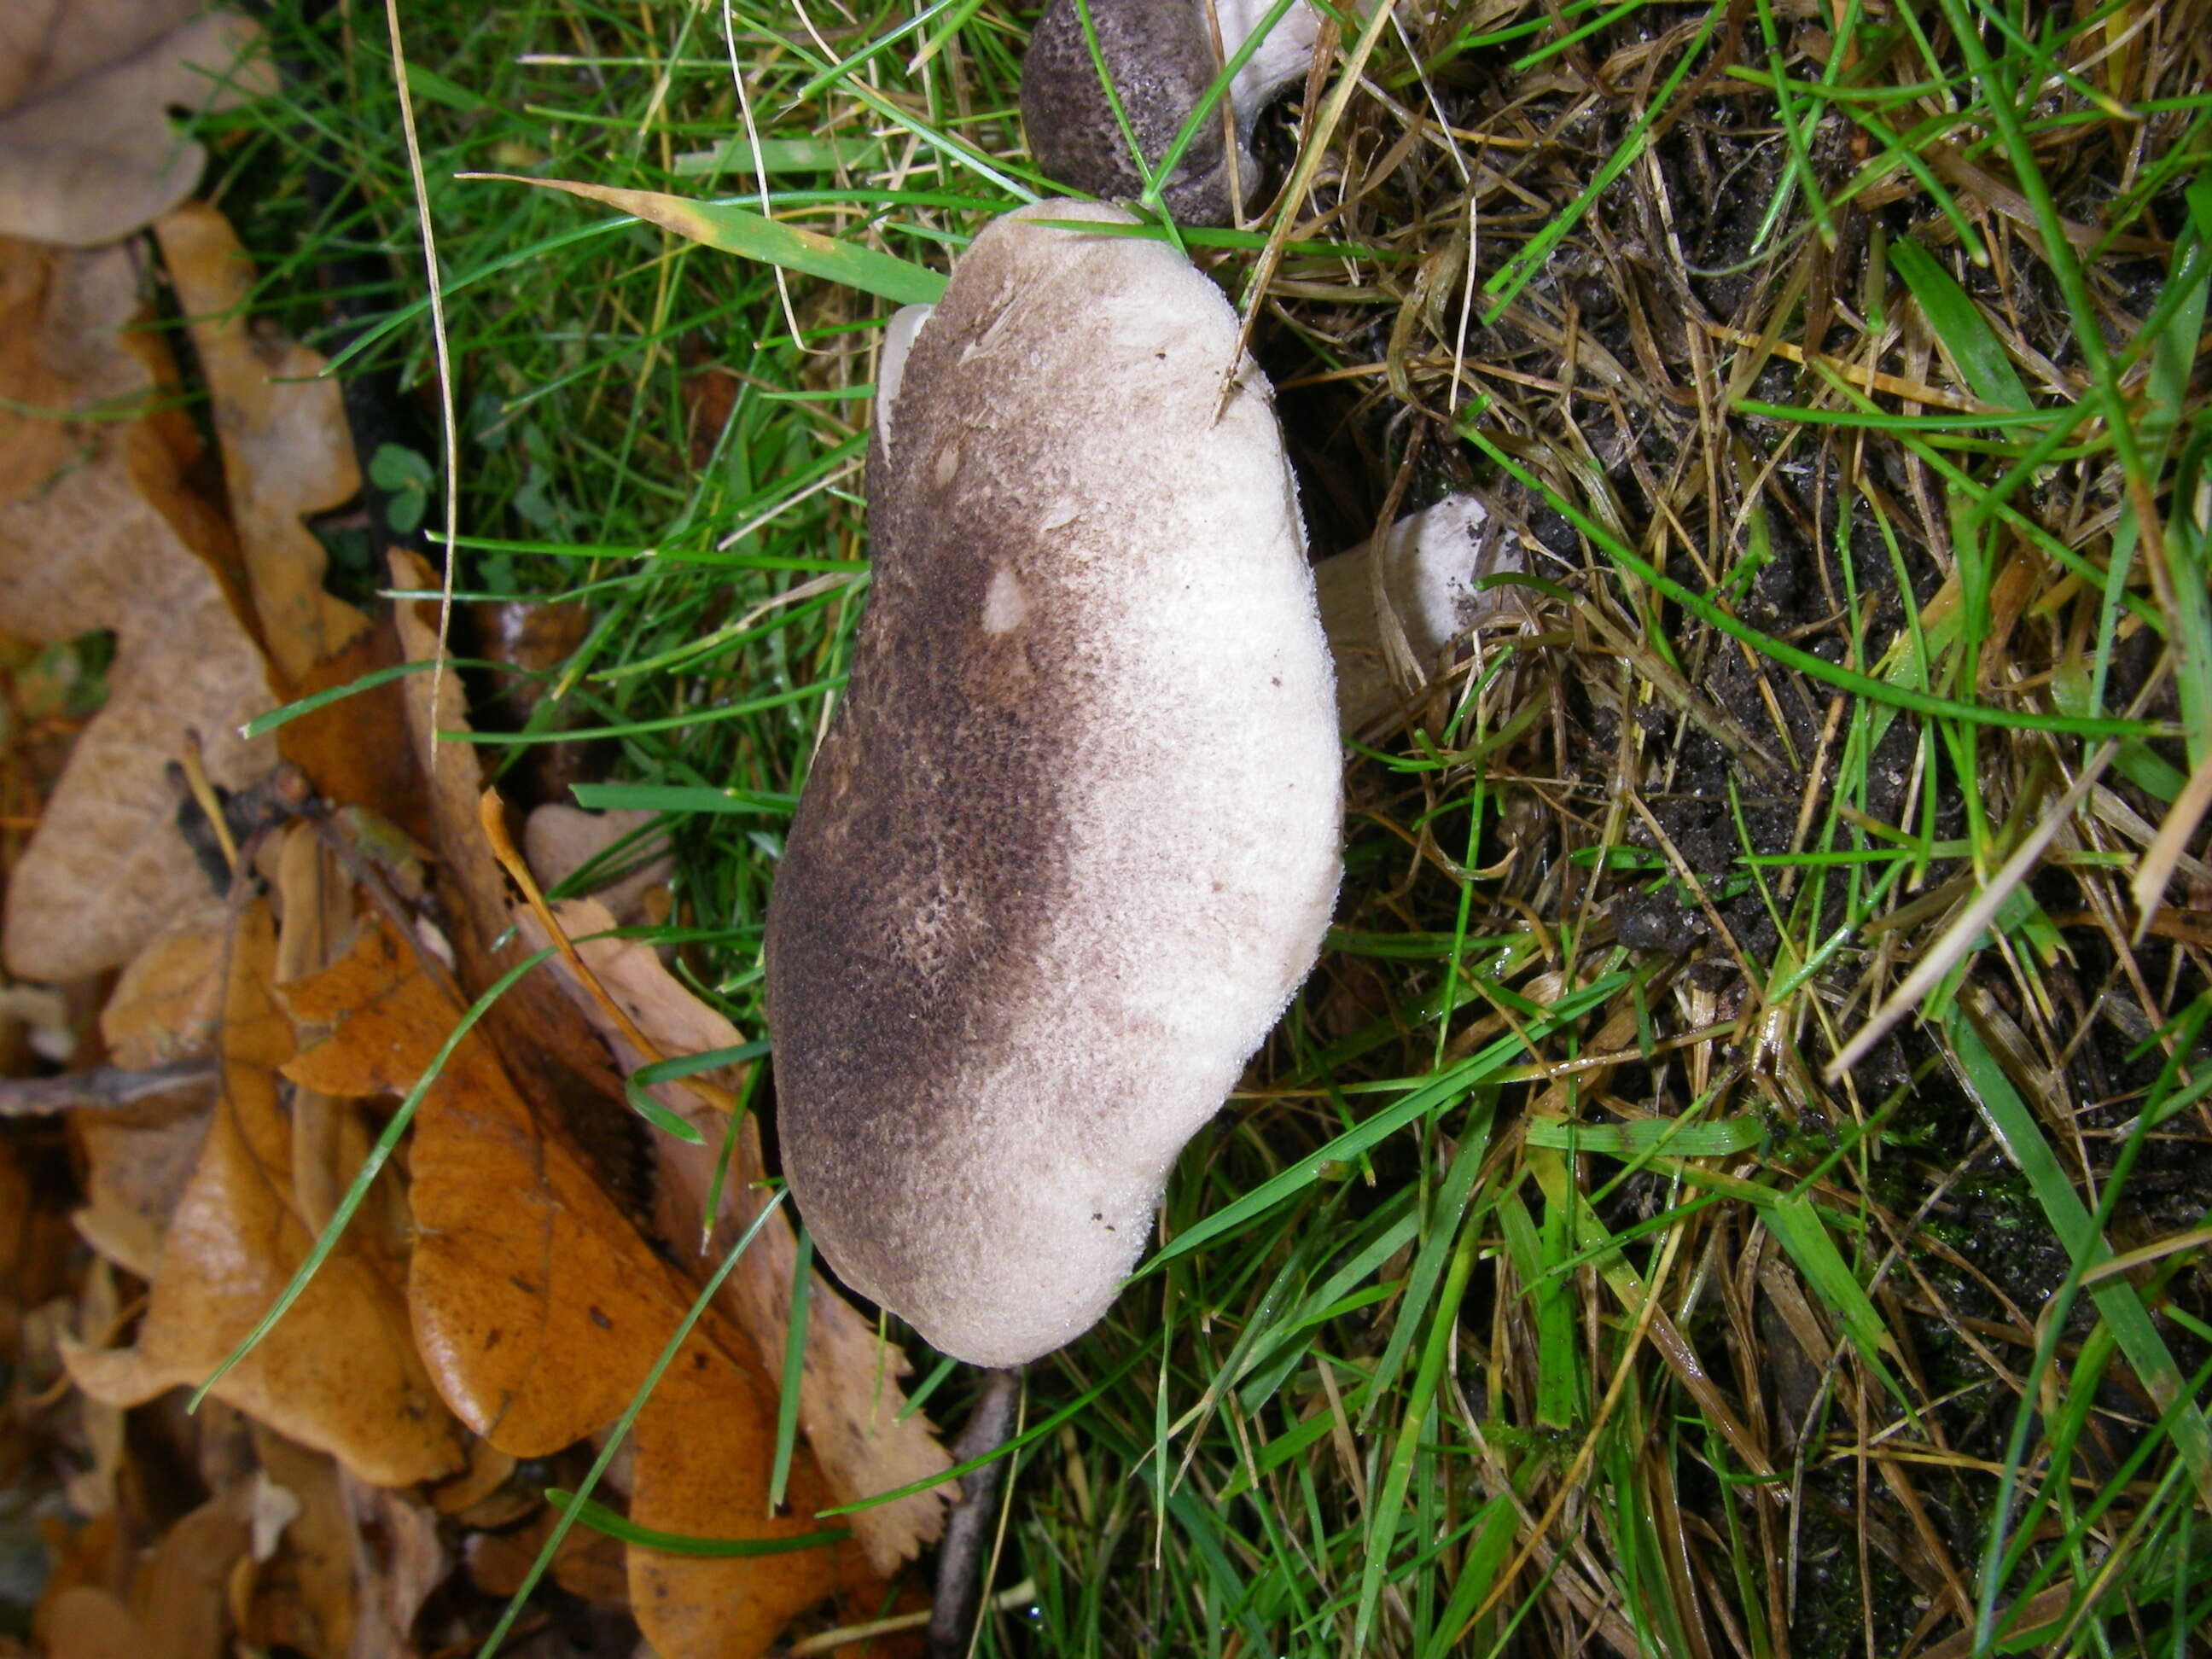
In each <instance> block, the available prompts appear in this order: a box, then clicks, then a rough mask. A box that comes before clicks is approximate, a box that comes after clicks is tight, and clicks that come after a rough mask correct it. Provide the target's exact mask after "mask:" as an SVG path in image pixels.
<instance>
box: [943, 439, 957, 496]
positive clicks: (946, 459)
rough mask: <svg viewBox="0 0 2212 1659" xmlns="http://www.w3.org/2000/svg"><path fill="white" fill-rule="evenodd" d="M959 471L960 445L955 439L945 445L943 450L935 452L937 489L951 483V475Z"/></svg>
mask: <svg viewBox="0 0 2212 1659" xmlns="http://www.w3.org/2000/svg"><path fill="white" fill-rule="evenodd" d="M957 471H960V444H959V441H958V440H957V439H956V440H955V441H952V442H951V443H949V444H947V445H945V447H944V448H942V449H940V450H939V451H938V452H937V483H938V487H939V489H942V488H944V487H945V485H946V484H949V483H951V482H952V477H953V475H954V474H955V473H957Z"/></svg>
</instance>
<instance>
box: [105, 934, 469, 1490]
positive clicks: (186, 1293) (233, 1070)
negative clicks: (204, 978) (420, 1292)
mask: <svg viewBox="0 0 2212 1659" xmlns="http://www.w3.org/2000/svg"><path fill="white" fill-rule="evenodd" d="M275 967H276V931H275V927H274V925H273V923H272V921H271V920H270V915H269V910H268V907H267V906H266V905H265V904H264V903H263V902H260V901H258V900H256V901H254V902H252V903H249V904H247V905H246V906H245V907H244V908H243V909H241V911H240V915H239V921H238V927H237V931H236V933H235V935H234V943H233V946H232V954H231V961H230V964H229V973H228V978H227V981H226V990H225V994H224V1004H223V1036H222V1060H223V1065H222V1096H221V1098H220V1100H219V1102H218V1103H217V1106H216V1111H215V1113H214V1115H213V1117H212V1120H211V1121H210V1125H209V1129H208V1137H207V1141H206V1144H205V1146H204V1147H203V1148H202V1150H201V1152H200V1157H199V1161H198V1163H197V1165H196V1166H195V1168H194V1170H193V1172H192V1177H191V1182H189V1183H188V1184H187V1185H186V1187H185V1192H184V1195H183V1197H182V1198H181V1199H180V1200H179V1203H178V1205H177V1209H176V1213H175V1215H174V1216H173V1218H172V1219H171V1221H170V1224H169V1227H168V1231H167V1236H166V1237H164V1239H163V1241H162V1246H161V1262H160V1271H159V1273H157V1274H156V1275H155V1279H154V1281H153V1290H152V1292H151V1296H150V1298H149V1305H148V1308H147V1312H146V1317H145V1321H144V1322H143V1324H142V1325H141V1327H140V1328H139V1332H138V1341H137V1346H135V1347H132V1348H121V1349H93V1348H88V1347H84V1346H80V1345H77V1344H74V1343H70V1344H65V1345H64V1347H63V1351H62V1357H63V1361H64V1364H66V1365H67V1366H68V1368H69V1370H70V1376H72V1377H73V1378H74V1379H75V1380H76V1383H77V1386H78V1387H79V1388H81V1389H83V1390H84V1391H85V1393H86V1394H88V1395H91V1396H92V1397H93V1398H94V1399H96V1400H99V1401H103V1402H105V1403H106V1404H109V1405H114V1406H135V1405H139V1404H143V1402H144V1401H148V1400H150V1399H152V1398H153V1397H154V1396H155V1395H158V1394H160V1393H161V1392H163V1391H164V1390H166V1389H170V1388H173V1387H174V1386H176V1385H178V1384H179V1383H197V1382H198V1381H199V1380H200V1379H201V1378H202V1377H203V1376H206V1375H207V1374H208V1373H209V1372H210V1370H214V1369H215V1367H216V1364H218V1363H219V1362H220V1361H222V1359H223V1358H225V1356H226V1355H228V1353H230V1352H231V1351H232V1350H233V1349H234V1347H235V1346H237V1344H238V1343H239V1341H240V1339H241V1338H243V1337H244V1336H245V1335H246V1333H247V1332H248V1331H250V1330H251V1329H252V1328H253V1327H254V1325H255V1323H256V1322H257V1321H258V1319H259V1317H260V1316H261V1314H262V1311H263V1310H264V1308H266V1307H267V1305H268V1304H269V1303H270V1299H271V1297H274V1296H275V1295H276V1293H277V1291H279V1290H280V1289H281V1288H282V1287H283V1285H285V1284H286V1282H287V1280H288V1279H289V1278H290V1277H291V1274H292V1273H293V1270H294V1268H295V1267H296V1266H297V1264H298V1263H299V1262H300V1261H301V1259H302V1258H304V1257H305V1256H306V1255H307V1251H308V1249H309V1248H310V1246H311V1245H312V1244H313V1237H311V1235H310V1234H309V1233H308V1232H307V1229H306V1228H305V1227H304V1226H303V1225H301V1221H300V1218H299V1216H298V1214H297V1213H296V1208H295V1204H296V1200H295V1199H294V1197H293V1195H292V1192H291V1146H290V1141H291V1131H290V1126H289V1122H288V1121H287V1119H286V1117H285V1114H284V1110H283V1105H282V1103H280V1102H279V1100H278V1098H277V1093H276V1067H277V1066H279V1065H280V1064H281V1063H282V1062H283V1060H286V1059H288V1058H289V1056H290V1054H291V1053H292V1049H293V1046H294V1045H293V1038H292V1030H291V1026H290V1024H289V1021H288V1020H287V1019H286V1018H285V1016H284V1014H283V1011H282V1009H281V1008H280V1007H279V1006H278V1005H277V1003H276V989H275V987H274V985H273V982H272V981H273V978H274V974H275ZM398 1265H399V1264H398V1263H397V1262H396V1261H392V1260H390V1259H388V1258H386V1259H378V1256H377V1255H376V1254H375V1253H374V1251H373V1250H372V1249H368V1248H366V1247H364V1246H363V1245H362V1244H361V1243H356V1242H355V1241H353V1240H344V1241H341V1242H340V1243H339V1245H338V1247H337V1249H335V1250H333V1251H332V1253H331V1256H330V1258H329V1260H328V1261H326V1262H325V1264H324V1267H323V1270H322V1272H321V1273H319V1274H318V1275H317V1276H316V1277H315V1278H314V1279H313V1280H312V1281H311V1282H310V1283H309V1284H308V1285H307V1286H306V1288H305V1289H304V1290H303V1291H301V1294H300V1297H299V1299H298V1302H297V1304H296V1305H295V1307H294V1308H293V1310H292V1312H291V1316H290V1317H289V1318H287V1319H286V1320H284V1321H283V1322H281V1323H280V1324H278V1325H277V1326H276V1328H275V1329H274V1330H272V1331H271V1332H270V1334H269V1335H268V1336H267V1337H266V1339H265V1340H263V1341H262V1342H261V1343H260V1344H259V1346H257V1347H255V1348H254V1349H253V1350H252V1352H250V1353H248V1354H246V1356H245V1357H244V1358H242V1359H240V1361H239V1362H238V1363H237V1364H235V1365H234V1367H232V1368H231V1369H230V1370H228V1372H227V1373H226V1374H225V1375H224V1376H222V1379H221V1381H220V1382H219V1383H217V1384H216V1395H217V1397H218V1398H220V1399H222V1400H225V1401H228V1402H229V1403H230V1404H232V1405H234V1406H235V1407H238V1408H239V1409H240V1411H242V1412H244V1413H246V1414H247V1415H249V1416H251V1417H253V1418H255V1419H258V1420H259V1421H261V1422H264V1423H266V1424H268V1425H270V1426H271V1427H273V1428H276V1429H277V1430H279V1431H282V1432H283V1433H284V1434H286V1435H288V1436H289V1437H291V1438H292V1439H295V1440H297V1441H299V1442H300V1443H302V1444H305V1445H308V1446H312V1447H315V1448H317V1449H320V1450H325V1451H328V1452H331V1453H332V1454H333V1455H336V1456H337V1458H338V1459H339V1460H340V1461H341V1462H343V1463H344V1464H345V1465H346V1466H347V1467H348V1468H350V1469H352V1470H354V1471H355V1472H356V1474H359V1475H360V1476H361V1477H362V1479H363V1480H370V1481H374V1482H378V1483H380V1484H384V1485H388V1486H404V1485H409V1484H411V1483H412V1482H415V1481H417V1480H435V1479H436V1478H438V1477H439V1476H440V1475H442V1474H449V1473H451V1472H452V1471H453V1470H455V1469H457V1468H459V1467H460V1466H461V1463H462V1461H463V1460H462V1455H461V1450H460V1445H459V1437H457V1435H456V1434H455V1432H454V1429H453V1421H452V1419H451V1418H450V1417H448V1416H447V1413H446V1412H445V1410H444V1409H443V1408H442V1407H441V1405H440V1404H439V1401H438V1398H437V1395H436V1392H435V1389H433V1388H432V1386H431V1383H430V1379H429V1376H428V1374H427V1373H426V1372H425V1370H424V1369H423V1365H422V1358H421V1357H420V1356H419V1355H418V1354H417V1353H416V1348H415V1344H414V1340H413V1338H412V1334H411V1333H410V1330H409V1328H408V1322H407V1312H406V1306H405V1304H404V1301H403V1299H402V1297H401V1296H400V1293H399V1290H398V1284H397V1282H396V1279H397V1273H398Z"/></svg>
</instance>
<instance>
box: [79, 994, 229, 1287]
mask: <svg viewBox="0 0 2212 1659" xmlns="http://www.w3.org/2000/svg"><path fill="white" fill-rule="evenodd" d="M217 982H218V984H220V980H218V981H217ZM215 1097H216V1079H214V1078H213V1077H210V1078H209V1079H206V1080H205V1081H204V1082H202V1083H198V1084H189V1085H185V1086H184V1087H182V1088H179V1089H178V1090H176V1091H173V1092H172V1093H170V1094H167V1095H164V1096H160V1097H155V1099H152V1100H148V1101H143V1102H140V1103H136V1104H133V1105H131V1106H127V1107H124V1108H121V1109H116V1110H111V1111H86V1112H79V1113H78V1114H76V1118H75V1121H74V1123H73V1126H72V1127H74V1128H75V1130H76V1137H77V1144H78V1146H80V1148H82V1152H83V1154H84V1164H85V1177H84V1190H85V1198H86V1200H87V1202H86V1204H85V1205H84V1206H83V1207H82V1209H79V1210H78V1211H76V1213H75V1214H74V1215H73V1216H72V1217H71V1218H70V1219H71V1220H72V1222H73V1223H74V1224H75V1225H76V1231H77V1234H78V1236H79V1237H82V1239H83V1240H84V1242H85V1243H88V1244H89V1245H91V1246H92V1248H93V1249H94V1250H96V1251H98V1252H99V1253H100V1255H102V1256H103V1257H105V1258H106V1260H108V1261H112V1262H113V1263H114V1264H115V1265H116V1266H117V1267H121V1268H122V1269H124V1270H125V1272H126V1273H136V1274H137V1276H138V1277H139V1278H141V1279H144V1280H145V1281H146V1282H147V1283H148V1284H149V1285H150V1284H152V1283H153V1282H154V1280H155V1278H156V1277H157V1276H158V1274H159V1273H160V1272H161V1240H162V1237H163V1236H164V1235H165V1234H167V1231H168V1230H169V1219H170V1218H171V1217H172V1216H173V1215H174V1214H175V1213H176V1209H177V1206H178V1204H179V1202H181V1201H182V1200H183V1198H184V1194H185V1188H186V1187H187V1186H188V1185H189V1184H190V1183H191V1176H192V1170H193V1169H194V1168H195V1167H196V1166H197V1164H198V1163H199V1159H200V1152H201V1149H202V1148H203V1147H204V1146H205V1145H206V1144H207V1134H208V1122H209V1119H210V1115H211V1109H212V1108H213V1106H214V1104H215Z"/></svg>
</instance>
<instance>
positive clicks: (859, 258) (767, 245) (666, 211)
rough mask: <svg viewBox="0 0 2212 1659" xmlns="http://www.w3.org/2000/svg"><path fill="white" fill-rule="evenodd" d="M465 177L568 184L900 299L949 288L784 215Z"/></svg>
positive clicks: (730, 246)
mask: <svg viewBox="0 0 2212 1659" xmlns="http://www.w3.org/2000/svg"><path fill="white" fill-rule="evenodd" d="M460 176H461V177H462V178H464V179H499V180H501V181H503V182H505V183H507V184H513V185H537V186H538V188H540V189H543V190H558V191H567V192H568V194H569V195H571V196H580V197H583V198H584V200H586V201H587V202H598V203H600V204H603V205H605V206H607V207H611V208H614V209H617V210H619V211H621V212H623V213H627V214H630V215H632V216H635V217H636V218H640V219H643V220H646V221H647V222H650V223H653V224H656V225H659V227H660V228H662V229H664V230H672V231H674V232H675V233H676V234H678V236H686V237H689V238H690V240H693V241H695V242H697V243H699V244H700V245H701V246H705V247H711V248H714V250H716V251H717V252H722V253H734V254H736V255H737V256H738V258H743V259H757V260H758V261H759V262H760V263H761V264H769V265H778V266H781V268H783V269H784V270H796V271H800V272H803V273H804V274H805V275H806V276H820V277H822V278H823V279H825V280H826V281H829V282H832V283H843V284H844V285H845V286H846V287H848V288H856V289H860V291H861V292H862V293H863V294H873V295H877V296H878V298H881V299H885V300H889V301H891V302H892V303H893V304H895V305H902V306H911V305H934V304H936V303H937V301H938V300H939V297H940V296H941V295H943V294H944V292H945V278H944V277H942V276H939V275H938V274H937V272H935V271H933V270H929V269H928V268H927V266H924V265H918V264H915V263H914V262H913V261H912V260H910V259H902V258H899V257H898V256H897V255H896V254H893V253H885V252H882V251H881V250H879V249H877V248H871V247H862V246H860V244H859V243H857V242H847V241H841V240H839V239H837V238H836V237H835V236H824V235H823V234H821V233H820V232H818V231H812V230H802V229H800V228H799V227H798V226H796V225H787V224H785V223H783V222H781V221H780V220H775V219H764V218H763V217H762V216H760V215H759V214H757V213H754V212H751V211H750V210H747V209H744V208H741V207H738V206H735V205H734V204H730V203H727V202H695V201H692V200H690V199H689V198H688V197H682V196H668V195H664V194H663V193H662V192H660V191H655V190H617V189H616V188H614V187H613V186H612V185H586V184H580V183H578V182H576V181H575V180H574V179H525V178H522V177H520V175H519V174H516V173H462V174H461V175H460Z"/></svg>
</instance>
